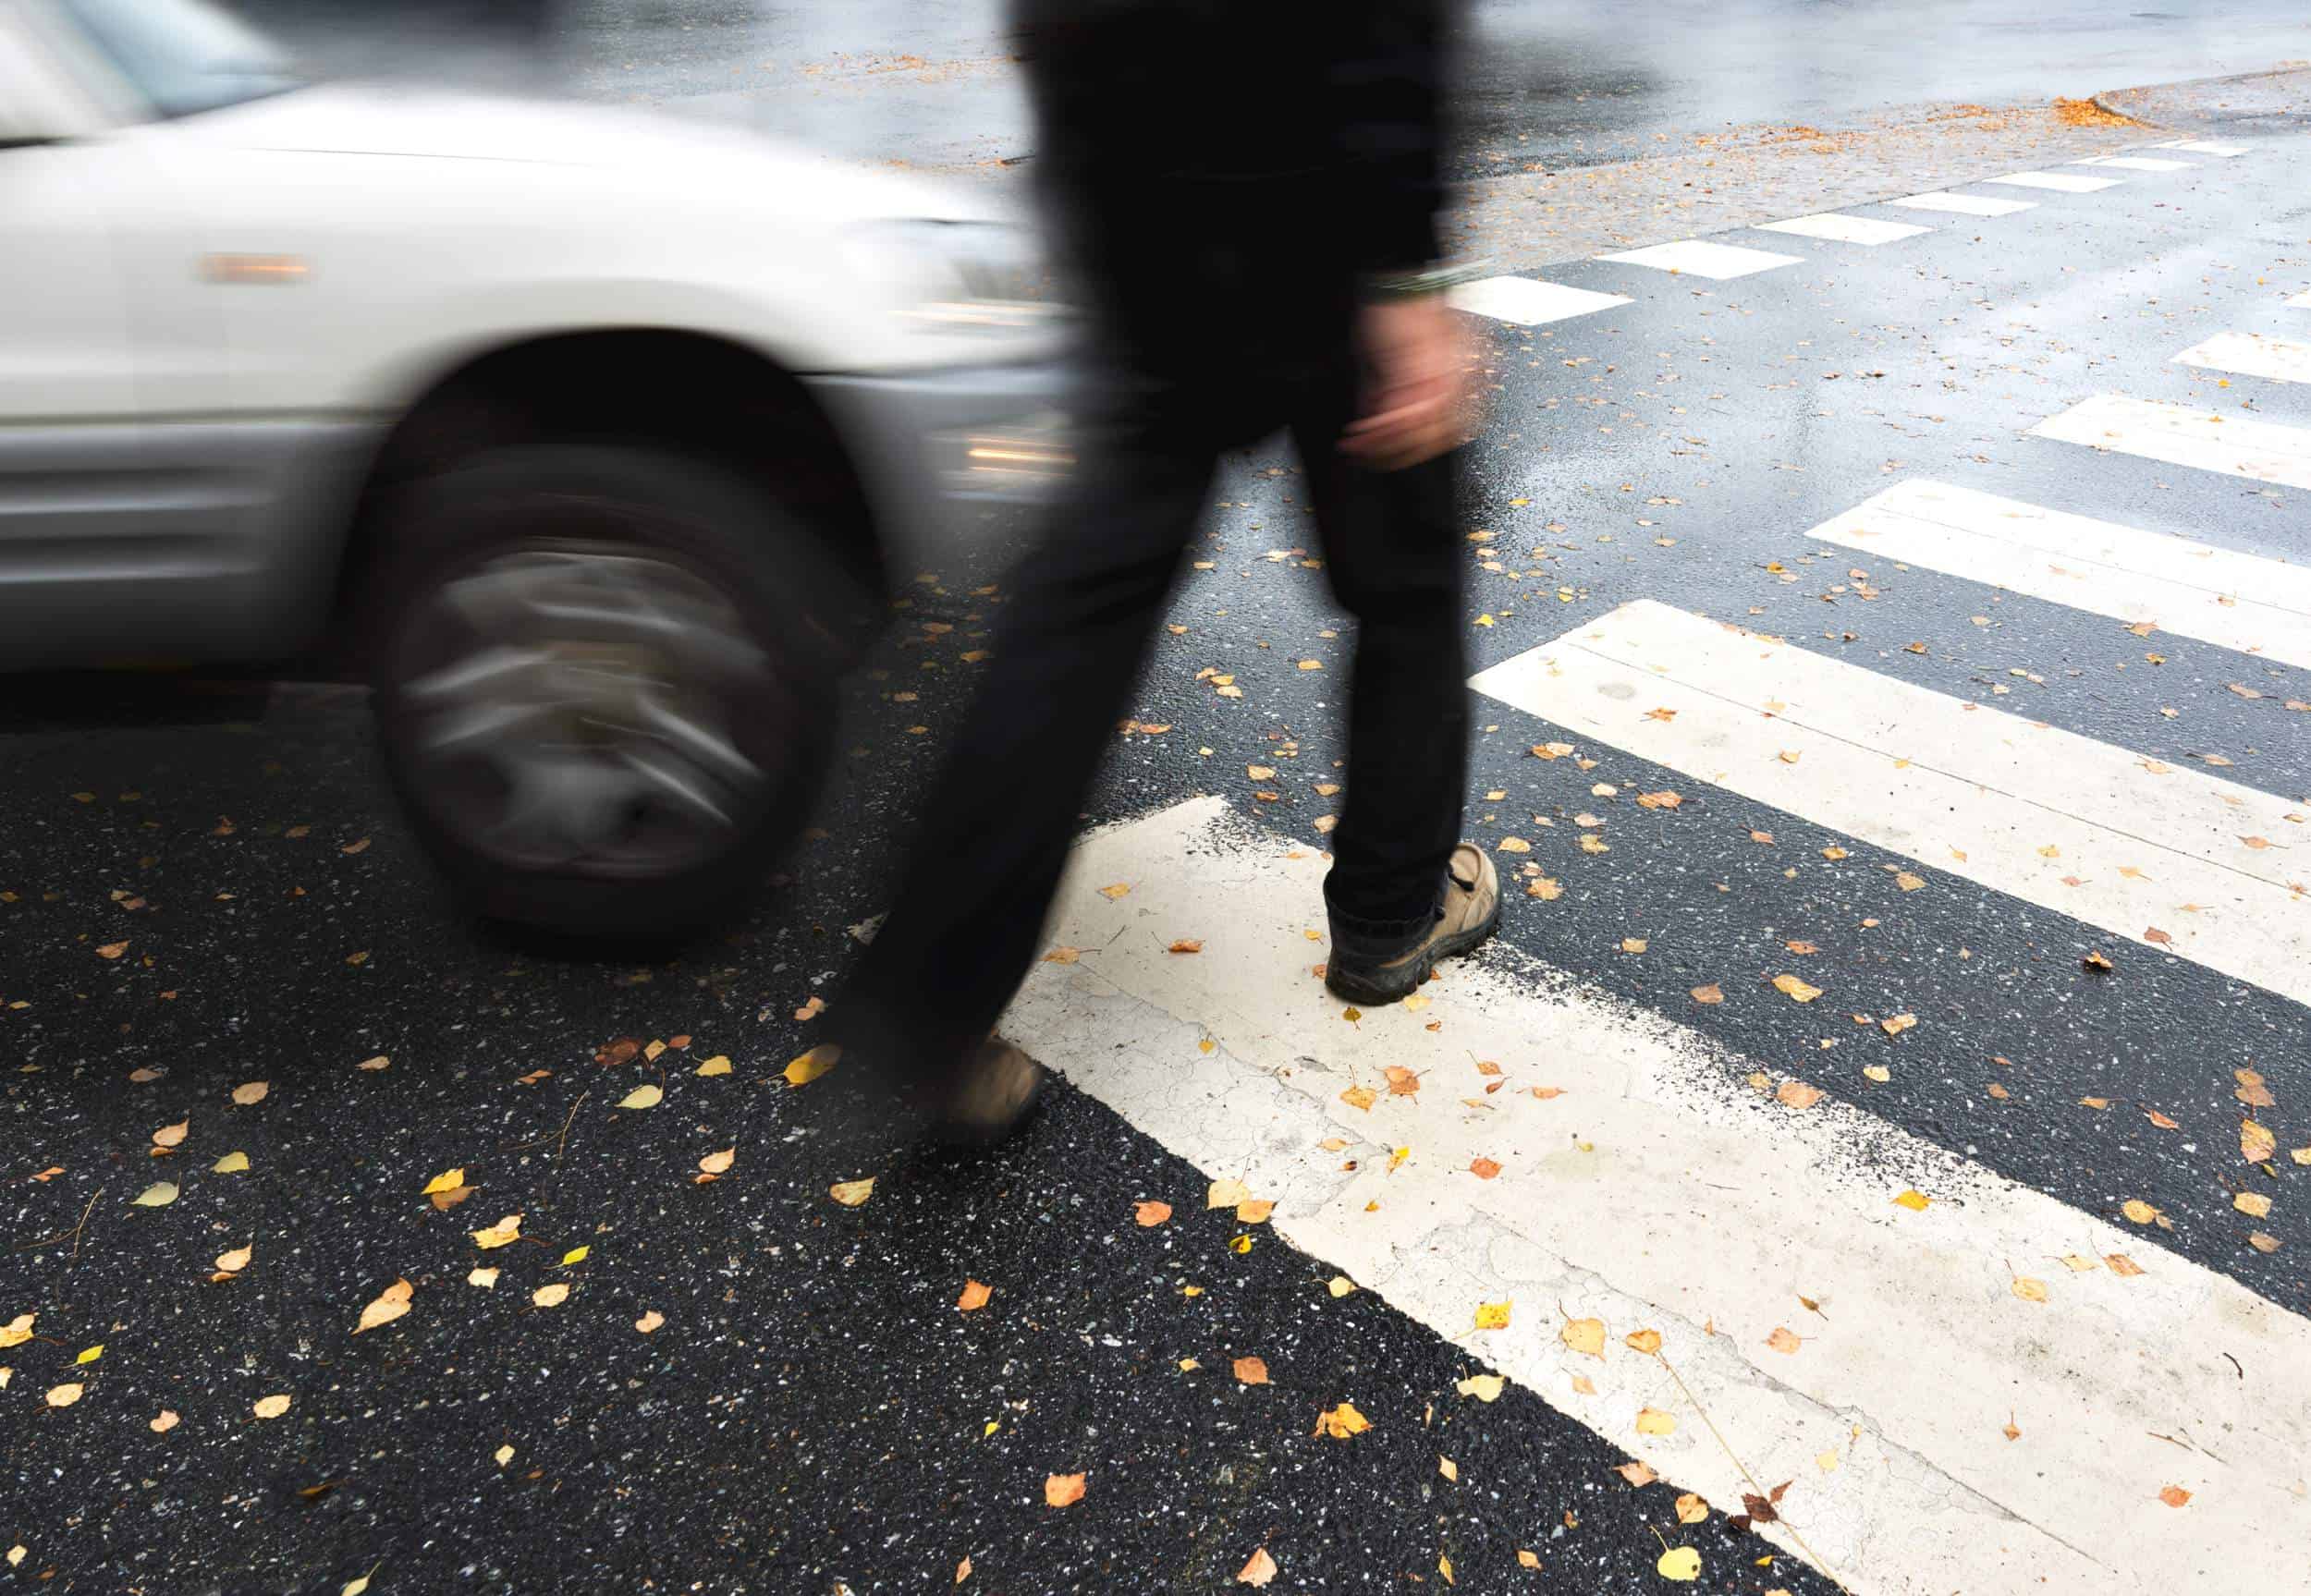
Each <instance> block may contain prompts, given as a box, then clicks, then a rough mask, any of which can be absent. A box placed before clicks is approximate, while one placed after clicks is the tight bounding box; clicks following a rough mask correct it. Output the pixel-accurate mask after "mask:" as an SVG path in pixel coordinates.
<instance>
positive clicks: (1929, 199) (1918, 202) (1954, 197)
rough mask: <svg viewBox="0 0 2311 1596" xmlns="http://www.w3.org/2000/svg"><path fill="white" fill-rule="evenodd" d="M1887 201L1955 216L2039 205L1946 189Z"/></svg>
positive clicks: (2030, 208) (1997, 213)
mask: <svg viewBox="0 0 2311 1596" xmlns="http://www.w3.org/2000/svg"><path fill="white" fill-rule="evenodd" d="M1887 203H1888V204H1889V205H1907V206H1909V207H1910V208H1911V209H1912V210H1914V211H1947V212H1949V213H1950V214H1951V215H1953V216H2011V215H2012V214H2013V213H2015V212H2017V211H2035V210H2036V209H2037V207H2038V201H2036V200H1993V199H1991V198H1990V197H1989V196H1988V195H1987V194H1957V193H1952V192H1950V190H1948V189H1934V190H1932V191H1930V192H1927V193H1924V194H1911V195H1907V196H1905V197H1904V198H1902V199H1900V200H1889V201H1887Z"/></svg>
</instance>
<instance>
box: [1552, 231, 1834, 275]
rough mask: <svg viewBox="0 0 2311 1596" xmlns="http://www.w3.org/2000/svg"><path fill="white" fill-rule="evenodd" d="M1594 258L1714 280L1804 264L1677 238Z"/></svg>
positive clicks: (1792, 258) (1761, 252) (1796, 259)
mask: <svg viewBox="0 0 2311 1596" xmlns="http://www.w3.org/2000/svg"><path fill="white" fill-rule="evenodd" d="M1596 258H1597V259H1598V260H1600V261H1618V262H1621V263H1622V264H1624V265H1630V266H1651V267H1653V268H1654V269H1655V270H1657V271H1662V272H1679V273H1682V274H1684V275H1686V276H1689V277H1708V278H1711V279H1714V280H1715V281H1718V282H1725V281H1728V280H1729V279H1731V278H1734V277H1746V276H1749V275H1750V274H1753V273H1755V272H1770V271H1772V270H1773V269H1774V268H1775V267H1777V266H1796V265H1802V264H1804V256H1802V255H1776V254H1772V253H1769V252H1768V251H1767V250H1744V249H1742V248H1741V247H1739V246H1738V245H1734V244H1712V243H1709V242H1707V241H1706V240H1705V239H1701V238H1685V239H1681V240H1680V241H1679V242H1677V243H1674V244H1651V245H1648V246H1646V247H1645V249H1642V250H1622V251H1621V252H1620V253H1619V254H1617V255H1599V256H1598V257H1596Z"/></svg>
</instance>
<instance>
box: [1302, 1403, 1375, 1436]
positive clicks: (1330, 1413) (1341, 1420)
mask: <svg viewBox="0 0 2311 1596" xmlns="http://www.w3.org/2000/svg"><path fill="white" fill-rule="evenodd" d="M1371 1428H1372V1420H1371V1419H1367V1418H1365V1417H1364V1416H1363V1414H1361V1413H1359V1412H1357V1411H1356V1405H1355V1404H1354V1403H1352V1402H1343V1403H1341V1404H1340V1405H1339V1407H1331V1408H1327V1409H1326V1410H1325V1411H1324V1412H1322V1413H1320V1414H1318V1415H1317V1416H1316V1430H1315V1432H1316V1433H1317V1434H1319V1435H1329V1436H1330V1437H1332V1439H1333V1440H1335V1441H1345V1440H1347V1439H1348V1438H1349V1437H1350V1436H1351V1435H1361V1434H1363V1432H1365V1431H1367V1430H1369V1429H1371Z"/></svg>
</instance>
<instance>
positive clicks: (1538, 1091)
mask: <svg viewBox="0 0 2311 1596" xmlns="http://www.w3.org/2000/svg"><path fill="white" fill-rule="evenodd" d="M1532 1090H1533V1095H1534V1096H1535V1097H1537V1098H1539V1099H1540V1100H1541V1101H1542V1102H1543V1103H1547V1101H1548V1100H1549V1099H1551V1098H1553V1097H1562V1096H1564V1095H1565V1089H1564V1088H1563V1087H1561V1086H1536V1087H1535V1088H1533V1089H1532Z"/></svg>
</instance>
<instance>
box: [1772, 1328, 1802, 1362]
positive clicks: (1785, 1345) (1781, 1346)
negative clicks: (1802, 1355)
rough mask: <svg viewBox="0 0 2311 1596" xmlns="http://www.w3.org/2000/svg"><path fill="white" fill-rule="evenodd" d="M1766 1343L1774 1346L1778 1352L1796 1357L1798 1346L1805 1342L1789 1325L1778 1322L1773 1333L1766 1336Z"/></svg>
mask: <svg viewBox="0 0 2311 1596" xmlns="http://www.w3.org/2000/svg"><path fill="white" fill-rule="evenodd" d="M1766 1345H1767V1346H1770V1347H1772V1348H1773V1349H1774V1350H1775V1351H1776V1352H1779V1353H1782V1354H1784V1355H1786V1356H1788V1357H1791V1358H1794V1357H1796V1356H1797V1351H1798V1348H1799V1347H1801V1346H1804V1345H1805V1344H1804V1342H1803V1341H1802V1340H1800V1339H1799V1338H1798V1334H1797V1333H1796V1332H1795V1331H1793V1330H1791V1328H1790V1327H1789V1326H1788V1325H1786V1324H1777V1325H1775V1326H1774V1327H1773V1334H1771V1335H1768V1336H1767V1337H1766Z"/></svg>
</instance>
